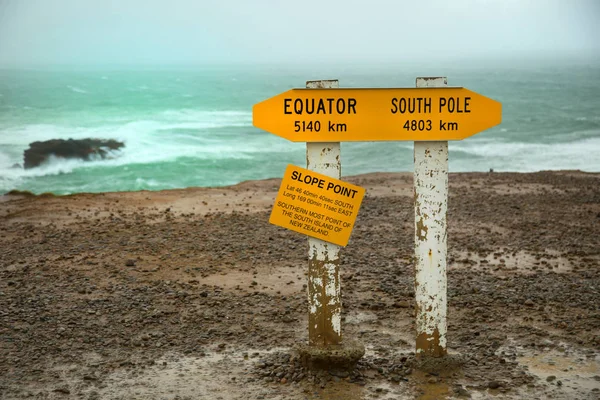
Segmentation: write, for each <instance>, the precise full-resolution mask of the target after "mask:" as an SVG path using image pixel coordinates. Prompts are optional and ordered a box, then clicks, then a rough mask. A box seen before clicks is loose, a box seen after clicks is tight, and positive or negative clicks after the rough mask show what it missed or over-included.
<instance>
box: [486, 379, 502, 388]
mask: <svg viewBox="0 0 600 400" xmlns="http://www.w3.org/2000/svg"><path fill="white" fill-rule="evenodd" d="M499 387H500V382H498V381H489V382H488V388H490V389H498V388H499Z"/></svg>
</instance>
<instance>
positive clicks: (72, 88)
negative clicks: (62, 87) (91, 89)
mask: <svg viewBox="0 0 600 400" xmlns="http://www.w3.org/2000/svg"><path fill="white" fill-rule="evenodd" d="M67 87H68V88H69V89H71V91H73V92H75V93H87V91H86V90H83V89H81V88H78V87H77V86H69V85H68V86H67Z"/></svg>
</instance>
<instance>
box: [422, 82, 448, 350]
mask: <svg viewBox="0 0 600 400" xmlns="http://www.w3.org/2000/svg"><path fill="white" fill-rule="evenodd" d="M447 85H448V80H447V78H417V87H443V86H447ZM414 144H415V148H414V156H415V164H414V168H415V169H414V187H415V301H416V325H417V340H416V352H417V355H419V356H431V357H442V356H444V355H445V354H446V327H447V325H446V309H447V300H446V291H447V278H446V253H447V242H446V238H447V235H446V234H447V227H446V212H447V209H448V142H447V141H446V142H414Z"/></svg>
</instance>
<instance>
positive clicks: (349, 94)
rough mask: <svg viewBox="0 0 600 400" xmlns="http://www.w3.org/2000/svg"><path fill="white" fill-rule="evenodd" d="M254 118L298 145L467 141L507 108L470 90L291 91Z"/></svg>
mask: <svg viewBox="0 0 600 400" xmlns="http://www.w3.org/2000/svg"><path fill="white" fill-rule="evenodd" d="M252 117H253V124H254V126H255V127H257V128H260V129H263V130H265V131H268V132H270V133H273V134H275V135H277V136H281V137H283V138H285V139H288V140H291V141H293V142H349V141H350V142H352V141H395V140H414V141H442V140H462V139H464V138H467V137H469V136H472V135H474V134H476V133H479V132H481V131H483V130H485V129H488V128H491V127H493V126H495V125H498V124H500V122H501V120H502V104H501V103H499V102H497V101H495V100H492V99H490V98H487V97H485V96H482V95H480V94H477V93H475V92H472V91H470V90H468V89H465V88H445V87H444V88H402V89H393V88H390V89H340V88H337V89H291V90H288V91H287V92H284V93H281V94H279V95H277V96H274V97H271V98H270V99H267V100H265V101H263V102H261V103H258V104H256V105H254V108H253V110H252Z"/></svg>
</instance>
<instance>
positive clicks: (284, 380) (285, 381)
mask: <svg viewBox="0 0 600 400" xmlns="http://www.w3.org/2000/svg"><path fill="white" fill-rule="evenodd" d="M279 382H280V383H282V384H286V383H287V379H286V378H285V377H283V378H281V380H280V381H279Z"/></svg>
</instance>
